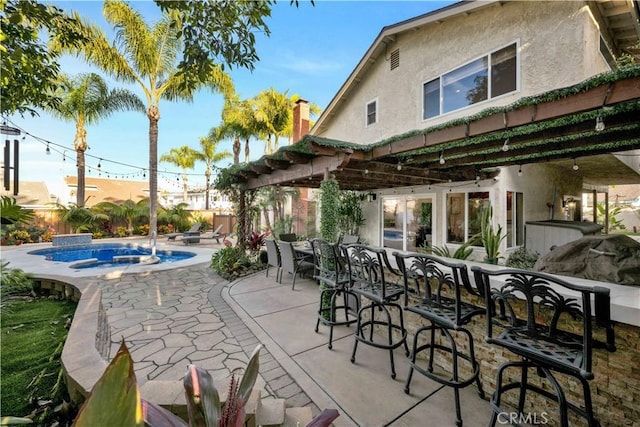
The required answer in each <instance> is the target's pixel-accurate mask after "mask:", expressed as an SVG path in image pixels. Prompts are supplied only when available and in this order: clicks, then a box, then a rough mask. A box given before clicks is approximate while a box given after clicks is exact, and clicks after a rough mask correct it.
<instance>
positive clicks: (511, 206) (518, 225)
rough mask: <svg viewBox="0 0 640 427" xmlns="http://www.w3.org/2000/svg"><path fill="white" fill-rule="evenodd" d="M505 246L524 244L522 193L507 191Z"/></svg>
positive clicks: (511, 246)
mask: <svg viewBox="0 0 640 427" xmlns="http://www.w3.org/2000/svg"><path fill="white" fill-rule="evenodd" d="M506 231H507V247H508V248H513V247H514V246H522V245H523V244H524V203H523V195H522V193H518V192H515V191H507V230H506Z"/></svg>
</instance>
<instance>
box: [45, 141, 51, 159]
mask: <svg viewBox="0 0 640 427" xmlns="http://www.w3.org/2000/svg"><path fill="white" fill-rule="evenodd" d="M45 153H47V156H50V155H51V148H49V143H48V142H47V149H46V151H45Z"/></svg>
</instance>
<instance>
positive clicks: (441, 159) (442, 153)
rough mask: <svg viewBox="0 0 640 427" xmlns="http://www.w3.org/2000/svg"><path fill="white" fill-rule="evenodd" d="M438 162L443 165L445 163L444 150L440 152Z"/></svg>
mask: <svg viewBox="0 0 640 427" xmlns="http://www.w3.org/2000/svg"><path fill="white" fill-rule="evenodd" d="M439 162H440V164H441V165H444V163H445V160H444V150H442V151H441V152H440V160H439Z"/></svg>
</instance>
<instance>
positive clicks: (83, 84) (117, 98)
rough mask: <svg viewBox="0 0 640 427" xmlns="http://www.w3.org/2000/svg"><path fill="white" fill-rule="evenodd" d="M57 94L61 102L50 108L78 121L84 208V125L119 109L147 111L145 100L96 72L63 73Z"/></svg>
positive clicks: (78, 202)
mask: <svg viewBox="0 0 640 427" xmlns="http://www.w3.org/2000/svg"><path fill="white" fill-rule="evenodd" d="M57 96H59V98H60V99H61V102H60V103H59V104H57V105H56V106H55V107H51V108H48V111H50V112H51V114H52V115H53V116H55V117H58V118H61V119H63V120H66V121H70V122H75V124H76V137H75V139H74V141H73V147H74V148H75V150H76V163H77V168H78V189H77V193H76V205H77V206H78V207H82V206H84V202H85V200H84V194H85V191H84V190H85V160H84V152H85V151H87V147H88V145H87V131H86V129H85V125H90V124H94V123H97V122H98V121H100V120H101V119H103V118H106V117H108V116H110V115H111V114H112V113H114V112H116V111H124V110H134V111H140V112H144V103H143V102H142V101H141V100H140V98H138V96H137V95H136V94H134V93H133V92H131V91H129V90H127V89H112V90H109V88H108V87H107V83H106V82H105V81H104V79H103V78H102V77H101V76H99V75H98V74H95V73H88V74H80V75H78V76H76V77H74V78H69V77H66V76H63V78H62V85H61V88H60V89H59V90H58V94H57Z"/></svg>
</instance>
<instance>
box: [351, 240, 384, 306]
mask: <svg viewBox="0 0 640 427" xmlns="http://www.w3.org/2000/svg"><path fill="white" fill-rule="evenodd" d="M340 247H341V249H342V253H343V256H344V258H345V259H346V260H347V266H348V269H349V276H350V278H351V283H352V285H351V286H352V287H354V286H355V287H359V288H362V287H376V288H380V293H381V295H380V296H381V297H382V299H385V298H386V291H387V286H386V283H387V282H386V278H385V269H388V270H390V271H393V269H392V267H391V265H390V264H389V259H388V258H387V251H386V250H384V249H383V248H374V247H371V246H367V245H362V244H357V243H354V244H350V245H341V246H340Z"/></svg>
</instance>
